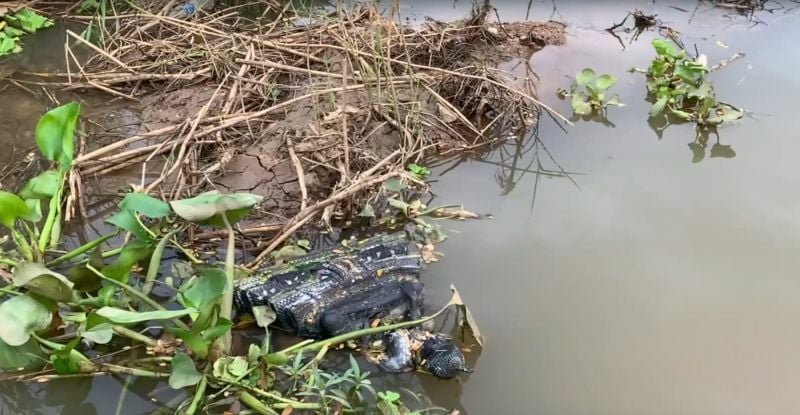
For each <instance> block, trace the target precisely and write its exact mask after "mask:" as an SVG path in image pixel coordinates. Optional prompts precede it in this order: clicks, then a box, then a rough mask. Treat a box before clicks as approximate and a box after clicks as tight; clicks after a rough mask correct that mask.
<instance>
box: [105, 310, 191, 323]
mask: <svg viewBox="0 0 800 415" xmlns="http://www.w3.org/2000/svg"><path fill="white" fill-rule="evenodd" d="M196 312H197V310H195V309H193V308H185V309H183V310H156V311H138V312H137V311H128V310H123V309H121V308H116V307H103V308H101V309H99V310H97V315H99V316H101V317H105V318H107V319H108V320H109V321H111V322H112V323H116V324H134V323H143V322H145V321H152V320H171V319H173V318H179V317H184V316H188V315H189V314H191V313H196Z"/></svg>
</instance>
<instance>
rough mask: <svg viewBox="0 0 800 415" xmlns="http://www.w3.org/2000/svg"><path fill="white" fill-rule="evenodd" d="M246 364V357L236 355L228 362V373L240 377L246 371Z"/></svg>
mask: <svg viewBox="0 0 800 415" xmlns="http://www.w3.org/2000/svg"><path fill="white" fill-rule="evenodd" d="M247 366H248V365H247V359H245V358H244V357H242V356H236V357H234V358H233V360H232V361H231V362H230V363H229V364H228V373H230V374H231V375H232V376H233V377H235V378H239V377H242V376H244V374H245V373H247Z"/></svg>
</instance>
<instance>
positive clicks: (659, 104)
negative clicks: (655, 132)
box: [650, 96, 669, 117]
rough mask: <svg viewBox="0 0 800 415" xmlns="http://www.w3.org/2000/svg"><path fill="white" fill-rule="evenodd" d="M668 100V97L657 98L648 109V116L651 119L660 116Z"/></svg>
mask: <svg viewBox="0 0 800 415" xmlns="http://www.w3.org/2000/svg"><path fill="white" fill-rule="evenodd" d="M668 100H669V97H666V96H664V97H661V98H659V99H658V100H657V101H656V102H655V103H654V104H653V106H652V107H650V116H651V117H653V116H656V115H658V114H660V113H661V112H662V111H664V107H666V106H667V101H668Z"/></svg>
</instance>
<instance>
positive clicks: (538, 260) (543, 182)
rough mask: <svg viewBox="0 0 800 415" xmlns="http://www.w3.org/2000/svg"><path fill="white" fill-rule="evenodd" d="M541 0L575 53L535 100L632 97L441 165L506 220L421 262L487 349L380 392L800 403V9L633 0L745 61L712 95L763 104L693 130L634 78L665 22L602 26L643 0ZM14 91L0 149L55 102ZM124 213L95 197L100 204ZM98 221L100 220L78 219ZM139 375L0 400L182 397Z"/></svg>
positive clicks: (472, 227)
mask: <svg viewBox="0 0 800 415" xmlns="http://www.w3.org/2000/svg"><path fill="white" fill-rule="evenodd" d="M526 3H527V2H518V1H513V0H505V1H500V0H497V1H495V2H494V4H495V5H496V6H497V7H498V10H499V13H500V16H501V18H502V19H508V20H513V19H516V18H519V17H521V16H524V15H525V13H526V12H528V9H527V7H526V6H527V4H526ZM531 4H532V6H531V8H530V13H531V18H532V19H538V20H542V19H545V20H546V19H549V18H554V19H558V20H564V21H566V22H568V23H569V25H570V26H569V32H570V39H569V42H568V44H567V45H566V46H564V47H560V48H546V49H545V50H543V51H542V52H540V53H537V54H536V55H534V56H533V57H532V58H531V61H530V63H531V65H532V69H533V70H535V71H536V74H537V75H538V79H536V82H537V92H538V94H539V96H540V97H541V98H542V100H543V101H545V102H546V103H547V104H549V105H551V106H553V107H555V108H557V109H558V110H559V111H561V112H562V113H565V114H569V112H570V109H569V102H566V101H559V100H558V98H557V97H556V95H555V91H556V90H557V89H558V88H560V87H563V86H565V85H568V84H569V82H570V79H571V77H572V75H573V74H575V73H576V72H577V71H579V70H580V69H582V68H583V67H586V66H590V67H593V68H595V69H596V70H597V71H599V72H602V73H612V74H614V75H616V76H617V77H618V78H619V79H620V82H619V83H618V84H617V85H616V86H615V87H614V92H615V93H619V94H620V96H621V98H622V102H624V103H626V104H627V106H626V107H625V108H620V109H616V108H614V109H612V110H610V111H609V112H608V114H606V117H607V119H589V120H579V121H577V122H575V126H574V127H564V126H562V125H559V124H557V123H556V122H555V121H554V120H553V119H552V118H550V117H547V116H546V115H543V116H542V117H541V121H540V124H539V126H538V131H534V132H533V133H532V134H531V135H530V136H526V137H523V138H521V139H519V140H512V141H510V142H508V143H506V144H504V145H502V146H500V147H498V148H495V149H491V150H485V153H484V154H479V155H478V156H479V157H477V158H478V159H477V160H476V159H473V158H462V159H460V160H455V161H448V162H446V163H443V164H441V165H439V166H438V167H437V169H436V170H437V173H439V177H438V180H439V183H437V184H436V186H435V188H434V190H435V191H436V192H437V201H443V202H446V203H463V204H464V205H465V207H467V208H468V209H470V210H472V211H476V212H488V213H492V214H493V216H494V218H495V219H492V220H483V221H471V222H454V223H445V224H444V225H445V226H448V227H450V228H451V230H452V231H453V232H452V233H451V238H450V239H449V240H448V242H447V243H445V244H443V245H442V247H441V249H442V250H443V251H444V253H445V254H446V257H445V260H444V261H442V262H441V263H439V264H436V265H433V266H431V267H430V269H429V270H427V271H426V273H425V275H424V276H423V279H424V282H425V284H426V290H427V296H428V299H429V304H430V305H429V308H430V309H436V308H438V306H440V305H442V304H443V303H444V302H446V301H447V299H449V286H450V284H451V283H455V284H456V285H457V286H458V288H459V291H460V292H461V294H462V295H463V297H464V298H465V300H466V301H467V302H468V304H470V308H471V310H472V312H473V314H474V315H475V317H476V319H477V320H478V324H479V326H480V327H481V331H482V333H483V334H484V335H485V336H486V337H487V338H488V341H487V346H486V349H485V350H483V352H482V354H481V355H480V359H479V360H477V361H475V360H473V361H471V362H470V363H471V364H474V365H475V373H473V374H471V375H469V376H466V377H464V378H463V379H462V380H461V381H451V382H445V381H440V380H437V379H434V378H432V377H430V376H416V375H411V374H407V375H401V376H395V375H385V374H376V375H375V381H376V384H379V385H386V386H390V387H391V388H393V389H403V388H408V389H411V390H412V391H415V392H422V393H424V394H425V395H427V396H429V397H430V398H431V400H432V401H433V403H434V404H436V405H440V406H443V407H448V408H459V409H461V410H462V411H463V412H464V413H470V414H486V413H500V414H506V413H510V414H518V413H519V414H527V413H536V414H610V415H611V414H613V415H617V414H674V413H681V414H756V413H757V414H789V413H795V412H797V408H800V397H799V396H798V394H797V393H796V391H797V390H798V389H800V354H798V353H797V351H798V350H800V334H798V331H797V316H799V315H800V301H798V300H797V296H798V293H800V279H798V277H797V273H796V269H797V264H796V261H794V258H795V256H796V252H795V251H796V250H797V249H796V247H797V246H800V215H798V206H800V194H798V193H797V192H796V191H794V189H796V188H797V183H798V181H800V169H798V168H797V154H800V141H798V140H796V139H795V137H796V135H797V134H796V131H798V127H800V119H798V117H797V116H796V115H795V114H794V111H795V110H796V108H797V102H796V101H797V98H796V97H797V95H798V92H800V81H798V78H797V76H796V74H795V73H794V72H795V68H798V67H800V54H798V53H797V47H796V41H797V39H798V38H800V19H798V16H797V15H796V14H795V13H793V12H791V11H788V7H787V8H786V9H783V10H781V11H776V12H774V13H772V14H766V15H764V14H762V15H758V19H759V20H760V21H761V22H763V23H760V24H756V25H755V26H753V22H752V19H748V18H747V16H745V17H740V16H738V15H736V14H735V13H732V12H730V11H725V12H723V11H719V10H716V9H712V8H710V7H708V6H707V5H702V4H701V5H700V6H699V7H697V8H696V6H697V4H698V3H695V2H680V1H674V2H670V3H661V2H656V3H650V2H647V3H646V4H645V3H641V4H638V7H642V8H646V9H647V10H646V11H647V12H648V13H657V14H658V16H659V18H660V19H661V20H662V21H663V23H664V24H665V25H668V26H670V27H673V28H675V29H677V30H680V31H681V32H682V38H683V40H684V41H685V44H686V45H687V46H690V47H693V46H694V45H695V44H696V45H697V47H698V49H699V50H700V51H702V52H703V53H706V54H707V55H709V61H710V62H717V61H722V60H724V59H726V58H728V57H729V56H730V55H731V54H733V53H734V52H736V51H743V52H745V53H746V54H747V56H746V58H744V59H742V60H740V61H737V62H735V63H733V64H731V65H730V66H728V67H727V68H725V69H723V70H720V71H718V72H715V73H714V74H713V79H714V81H715V84H716V86H717V92H718V94H719V95H720V96H721V98H723V99H724V100H725V101H726V102H732V103H735V104H737V105H741V106H743V107H745V108H746V109H748V110H750V111H756V112H757V113H759V114H766V115H764V116H759V117H757V118H752V117H748V118H745V119H744V120H742V121H741V122H739V123H737V124H735V125H730V126H722V127H720V128H719V129H718V130H713V131H706V132H704V134H699V135H698V134H697V133H696V131H694V127H693V126H692V125H691V124H680V123H674V122H672V121H671V120H662V121H663V123H660V122H661V121H657V120H654V121H651V120H649V119H648V118H649V117H648V109H649V104H648V103H647V102H646V90H645V85H644V78H643V76H642V75H639V74H629V73H627V72H626V71H627V69H629V68H631V67H634V66H638V67H642V66H646V64H647V63H648V62H649V60H650V59H651V58H652V55H653V52H652V48H651V46H650V44H649V41H650V40H651V39H652V36H653V35H654V34H655V33H654V32H645V33H643V34H641V35H640V38H639V40H638V41H634V42H630V39H628V38H624V39H623V40H624V41H625V45H626V47H625V49H624V50H622V49H621V48H620V45H619V43H618V41H617V40H616V39H615V38H614V37H613V36H611V35H610V34H608V33H606V32H605V31H604V30H603V29H604V28H606V27H609V26H610V25H611V24H613V23H614V22H618V21H620V19H621V18H622V17H623V16H624V15H625V13H627V12H628V11H629V8H631V7H633V6H631V5H629V4H627V3H622V2H620V3H617V4H614V5H610V4H608V3H601V2H591V3H590V2H577V1H576V2H562V1H550V0H547V1H532V2H531ZM470 6H471V4H469V2H464V1H456V2H455V5H454V4H453V2H430V1H429V2H418V1H404V2H402V5H401V14H402V15H403V17H406V16H408V17H410V18H411V19H412V20H413V19H418V20H417V21H422V20H424V16H426V15H427V16H431V17H433V18H436V19H442V20H446V19H450V18H458V17H461V16H463V15H464V14H465V13H466V12H467V11H468V10H469V8H470ZM717 41H719V42H720V43H724V44H727V45H730V48H729V49H725V48H722V47H719V46H717ZM778 57H779V58H780V59H778ZM518 68H519V70H522V71H524V70H527V68H526V67H525V65H520V66H518ZM515 71H516V70H515ZM517 73H518V72H517ZM529 76H530V77H533V76H534V75H533V73H532V72H531V73H530V74H529ZM2 88H3V87H2V86H0V89H2ZM34 92H36V91H34ZM2 94H3V97H4V98H5V97H19V98H18V99H17V98H15V99H8V100H6V99H4V100H2V101H0V111H3V112H2V114H3V115H2V117H0V126H2V128H3V129H2V130H0V134H5V135H3V136H0V142H3V143H4V144H6V143H8V142H11V143H12V144H13V146H14V147H22V148H24V143H30V142H31V141H29V140H30V139H31V138H30V137H27V138H26V137H24V136H22V135H23V134H24V132H25V131H28V132H30V131H33V130H32V125H33V123H35V119H36V118H37V117H38V114H40V113H41V110H39V111H36V110H35V109H26V108H22V109H17V108H16V107H14V108H12V107H11V106H13V105H16V106H23V105H29V104H30V105H32V106H34V108H37V107H35V105H34V104H36V105H39V107H38V108H42V107H44V106H46V105H50V102H49V101H48V98H47V97H46V96H45V95H41V96H39V95H38V92H37V93H36V94H33V95H31V94H30V93H29V92H27V91H24V90H22V89H20V88H18V87H16V86H13V85H12V86H8V87H6V89H5V90H4V91H3V92H2ZM8 94H16V95H8ZM26 94H28V95H26ZM24 97H35V100H34V102H29V103H27V104H26V103H25V99H26V98H24ZM10 101H13V102H10ZM29 112H34V113H36V117H33V116H31V117H30V118H26V117H27V114H28V113H29ZM25 123H28V124H30V125H27V126H26V125H24V124H25ZM667 125H669V128H665V127H666V126H667ZM687 147H688V149H689V151H688V152H687ZM734 148H735V149H736V150H735V151H734ZM4 155H5V154H0V162H2V161H3V160H2V157H3V156H4ZM734 156H735V158H734ZM722 158H725V159H728V160H720V159H722ZM701 160H702V161H703V162H702V163H698V162H699V161H701ZM691 162H694V163H696V164H692V163H691ZM113 207H114V204H113V203H112V202H110V201H109V200H107V199H105V198H102V197H101V198H99V199H98V200H97V201H96V205H95V206H94V207H91V206H90V210H97V211H102V210H104V209H112V208H113ZM106 231H107V230H106V229H104V228H102V225H101V224H100V225H98V228H97V229H88V230H87V231H86V232H87V233H89V234H103V233H105V232H106ZM91 236H92V235H88V236H86V239H88V238H90V237H91ZM471 358H473V359H474V358H475V356H471ZM125 383H126V379H124V378H118V377H111V376H104V377H97V378H89V379H74V380H68V381H63V382H62V381H59V382H53V383H51V384H18V383H2V384H0V413H2V414H6V413H8V414H12V413H13V414H17V413H33V414H36V413H42V414H51V413H65V414H95V413H97V414H113V413H115V412H117V410H118V407H120V408H122V410H121V411H120V412H119V413H130V414H139V413H151V412H153V411H157V410H159V408H168V407H174V404H170V402H174V401H173V398H174V396H173V395H172V393H171V391H170V390H169V388H168V387H167V386H166V385H165V384H164V383H163V382H162V383H159V382H155V381H153V380H149V379H136V380H134V381H133V382H132V383H131V384H130V385H129V388H128V392H126V393H124V394H123V393H122V390H123V385H124V384H125ZM123 396H124V399H123V400H122V402H123V403H122V405H121V406H120V404H119V402H120V399H121V397H123ZM164 412H167V413H168V412H169V409H165V410H164Z"/></svg>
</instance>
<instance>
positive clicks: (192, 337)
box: [167, 327, 211, 359]
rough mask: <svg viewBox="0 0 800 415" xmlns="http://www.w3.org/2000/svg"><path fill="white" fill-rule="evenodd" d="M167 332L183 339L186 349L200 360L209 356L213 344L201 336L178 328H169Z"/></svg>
mask: <svg viewBox="0 0 800 415" xmlns="http://www.w3.org/2000/svg"><path fill="white" fill-rule="evenodd" d="M167 331H168V332H169V333H172V334H174V335H175V336H177V337H178V338H180V339H182V340H183V342H184V343H185V344H186V347H188V348H189V350H191V351H192V353H194V354H195V355H196V356H197V357H199V358H200V359H205V358H206V357H207V356H208V349H209V346H211V342H210V341H207V340H205V339H203V337H202V336H201V335H200V334H198V333H194V332H191V331H189V330H185V329H181V328H177V327H171V328H168V329H167Z"/></svg>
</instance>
